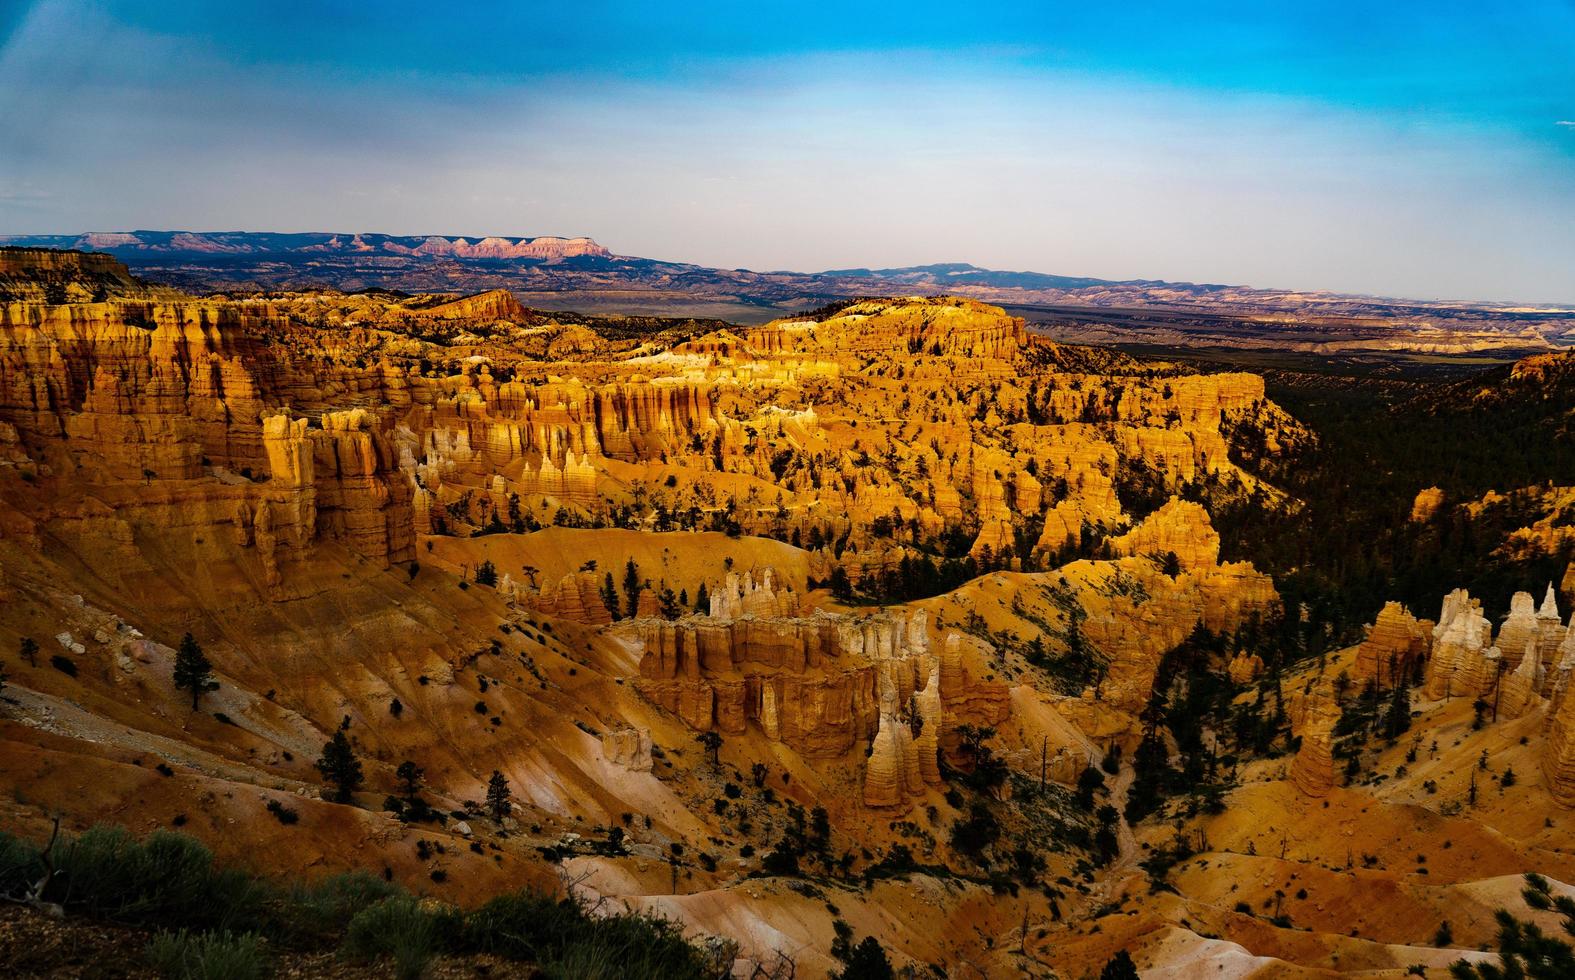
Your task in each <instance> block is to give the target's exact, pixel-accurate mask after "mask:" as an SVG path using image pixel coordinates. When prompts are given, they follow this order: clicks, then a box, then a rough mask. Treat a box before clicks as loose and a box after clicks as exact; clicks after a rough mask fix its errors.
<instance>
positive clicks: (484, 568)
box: [476, 561, 498, 585]
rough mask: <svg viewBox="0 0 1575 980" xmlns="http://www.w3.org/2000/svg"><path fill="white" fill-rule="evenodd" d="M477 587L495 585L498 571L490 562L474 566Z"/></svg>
mask: <svg viewBox="0 0 1575 980" xmlns="http://www.w3.org/2000/svg"><path fill="white" fill-rule="evenodd" d="M476 584H477V585H497V584H498V569H497V566H496V565H494V564H492V562H491V561H484V562H482V563H481V564H479V565H477V566H476Z"/></svg>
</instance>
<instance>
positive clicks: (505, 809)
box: [487, 769, 513, 823]
mask: <svg viewBox="0 0 1575 980" xmlns="http://www.w3.org/2000/svg"><path fill="white" fill-rule="evenodd" d="M512 796H513V794H512V793H510V792H509V781H508V779H507V778H505V777H504V775H503V773H501V772H498V771H497V770H496V769H494V770H493V771H492V778H491V779H489V780H487V812H488V813H490V814H491V815H492V819H493V820H494V821H495V822H497V823H502V822H503V818H504V817H506V816H508V815H509V807H510V802H509V800H510V798H511V797H512Z"/></svg>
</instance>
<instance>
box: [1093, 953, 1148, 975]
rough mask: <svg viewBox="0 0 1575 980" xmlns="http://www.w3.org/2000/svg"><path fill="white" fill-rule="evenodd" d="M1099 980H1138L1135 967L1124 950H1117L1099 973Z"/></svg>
mask: <svg viewBox="0 0 1575 980" xmlns="http://www.w3.org/2000/svg"><path fill="white" fill-rule="evenodd" d="M1099 980H1139V977H1138V971H1137V965H1136V964H1134V963H1133V962H1132V957H1131V955H1130V954H1128V953H1127V951H1126V950H1124V949H1123V950H1118V951H1117V952H1116V955H1114V956H1112V957H1111V958H1110V962H1108V963H1106V964H1105V968H1104V969H1103V970H1100V971H1099Z"/></svg>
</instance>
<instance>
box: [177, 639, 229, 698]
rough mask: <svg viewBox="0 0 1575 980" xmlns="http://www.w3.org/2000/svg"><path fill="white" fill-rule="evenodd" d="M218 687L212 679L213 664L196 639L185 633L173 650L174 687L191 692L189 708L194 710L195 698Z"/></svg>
mask: <svg viewBox="0 0 1575 980" xmlns="http://www.w3.org/2000/svg"><path fill="white" fill-rule="evenodd" d="M218 687H219V685H218V684H217V683H216V682H215V681H214V679H213V664H212V663H211V662H209V660H208V658H207V656H205V655H204V654H203V652H202V647H200V646H198V645H197V641H196V639H194V638H193V637H192V635H191V634H190V633H187V634H186V635H185V636H184V637H182V638H181V641H180V649H179V650H176V651H175V689H176V690H177V691H190V692H191V710H193V711H196V710H197V699H198V698H199V697H201V696H202V695H203V693H204V692H206V691H213V690H217V689H218Z"/></svg>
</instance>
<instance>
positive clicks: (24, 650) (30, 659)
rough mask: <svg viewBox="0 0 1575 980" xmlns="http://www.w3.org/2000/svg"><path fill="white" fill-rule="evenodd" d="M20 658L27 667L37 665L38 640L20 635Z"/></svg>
mask: <svg viewBox="0 0 1575 980" xmlns="http://www.w3.org/2000/svg"><path fill="white" fill-rule="evenodd" d="M19 652H20V653H21V654H22V659H23V660H24V661H25V662H26V663H27V665H28V666H29V667H37V666H38V641H37V640H35V639H33V638H32V637H31V636H24V637H22V646H21V648H20V651H19Z"/></svg>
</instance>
